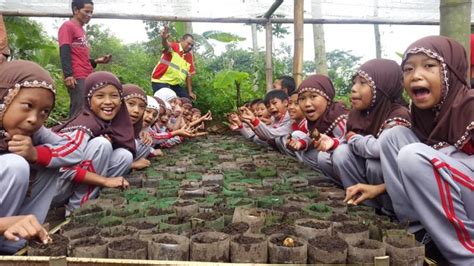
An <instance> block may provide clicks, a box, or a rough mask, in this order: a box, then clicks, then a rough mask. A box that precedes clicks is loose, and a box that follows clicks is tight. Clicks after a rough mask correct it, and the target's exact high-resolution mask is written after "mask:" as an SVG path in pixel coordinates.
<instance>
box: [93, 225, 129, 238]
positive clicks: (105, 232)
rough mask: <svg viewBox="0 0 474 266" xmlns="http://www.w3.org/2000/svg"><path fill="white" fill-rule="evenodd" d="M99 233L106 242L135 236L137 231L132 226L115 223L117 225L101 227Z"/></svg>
mask: <svg viewBox="0 0 474 266" xmlns="http://www.w3.org/2000/svg"><path fill="white" fill-rule="evenodd" d="M99 235H100V237H102V239H104V240H106V241H108V242H112V241H116V240H123V239H125V238H129V237H136V236H138V231H137V229H135V228H133V227H127V226H123V225H117V226H113V227H107V228H103V229H102V230H101V231H100V234H99Z"/></svg>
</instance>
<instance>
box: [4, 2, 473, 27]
mask: <svg viewBox="0 0 474 266" xmlns="http://www.w3.org/2000/svg"><path fill="white" fill-rule="evenodd" d="M274 2H275V0H94V9H95V11H94V16H95V17H109V18H112V17H115V16H116V18H125V17H128V18H137V19H140V18H141V17H143V16H145V17H146V16H149V17H158V16H167V17H169V16H175V17H178V18H189V19H194V18H195V19H205V18H209V19H222V20H225V19H226V18H227V19H234V20H235V19H255V18H262V17H263V15H264V14H265V12H267V11H268V10H269V8H270V7H271V6H272V4H273V3H274ZM439 2H440V1H439V0H305V3H304V17H305V19H311V18H316V19H328V20H350V19H364V20H369V21H370V20H374V21H427V22H435V21H439V4H440V3H439ZM70 3H71V1H70V0H69V1H68V0H0V11H1V12H4V13H5V14H6V15H13V14H19V15H29V16H34V15H37V16H52V17H55V16H60V17H61V16H62V17H65V16H70V14H71V8H70ZM293 5H294V2H293V0H284V1H283V3H282V4H281V5H280V6H279V8H278V9H277V10H276V11H275V13H274V17H275V16H276V17H281V18H287V19H292V18H293ZM318 6H319V7H320V9H319V8H318ZM318 9H319V10H320V12H318V11H317V10H318ZM471 13H472V14H474V12H471ZM471 21H473V19H472V17H471Z"/></svg>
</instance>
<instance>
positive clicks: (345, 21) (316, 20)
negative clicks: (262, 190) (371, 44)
mask: <svg viewBox="0 0 474 266" xmlns="http://www.w3.org/2000/svg"><path fill="white" fill-rule="evenodd" d="M3 15H4V16H22V17H63V18H69V17H71V14H69V13H63V12H49V13H39V12H23V11H3ZM94 18H103V19H135V20H157V21H184V22H207V23H257V24H265V23H266V22H267V21H268V19H266V18H232V17H225V18H210V17H179V16H160V15H129V14H114V13H102V12H97V13H94ZM271 21H272V23H284V24H290V23H294V20H293V19H292V18H272V19H271ZM304 23H305V24H369V25H371V24H388V25H439V20H400V19H382V18H380V19H322V18H306V19H304ZM471 24H473V23H472V22H471Z"/></svg>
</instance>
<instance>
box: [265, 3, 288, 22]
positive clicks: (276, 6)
mask: <svg viewBox="0 0 474 266" xmlns="http://www.w3.org/2000/svg"><path fill="white" fill-rule="evenodd" d="M282 3H283V0H275V2H273V4H272V6H271V7H270V9H268V11H267V12H265V15H263V17H264V18H266V19H270V17H271V16H272V15H273V13H275V10H277V8H279V7H280V5H281V4H282Z"/></svg>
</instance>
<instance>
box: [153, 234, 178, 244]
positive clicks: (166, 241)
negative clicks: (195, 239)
mask: <svg viewBox="0 0 474 266" xmlns="http://www.w3.org/2000/svg"><path fill="white" fill-rule="evenodd" d="M153 242H155V243H161V244H172V245H176V244H178V242H177V241H176V240H174V239H173V238H171V237H167V236H165V237H161V238H157V239H155V240H153Z"/></svg>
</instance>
